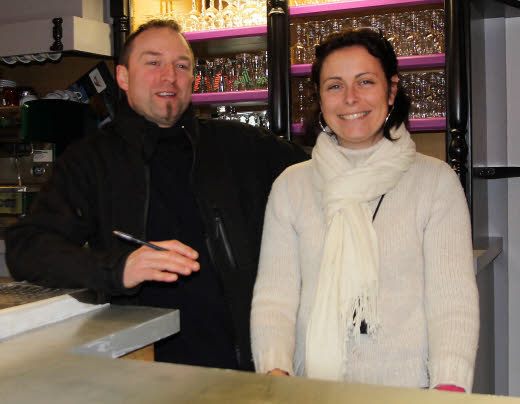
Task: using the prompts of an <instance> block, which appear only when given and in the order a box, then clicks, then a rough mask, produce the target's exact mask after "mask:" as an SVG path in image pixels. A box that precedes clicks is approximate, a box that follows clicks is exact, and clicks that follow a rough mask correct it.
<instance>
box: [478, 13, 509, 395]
mask: <svg viewBox="0 0 520 404" xmlns="http://www.w3.org/2000/svg"><path fill="white" fill-rule="evenodd" d="M484 24H485V25H484V32H485V54H486V58H485V69H486V73H485V83H486V86H485V87H486V107H485V108H486V116H487V120H486V134H487V139H486V159H487V162H486V165H488V166H505V165H507V86H506V81H505V80H504V77H506V73H507V72H506V65H505V63H504V60H505V54H506V43H505V39H506V34H505V19H504V18H491V19H486V20H484ZM486 183H487V188H488V195H487V198H488V233H489V235H490V236H495V237H503V239H504V244H503V245H504V251H503V252H502V254H501V255H500V256H499V257H498V258H497V260H496V261H495V262H494V264H493V283H494V290H495V297H494V302H493V303H494V320H495V324H494V331H495V337H494V340H495V341H494V345H495V352H494V355H495V364H494V368H495V369H494V373H495V380H494V385H495V393H496V394H502V395H505V394H508V392H509V379H508V374H509V346H508V341H509V336H508V332H507V330H508V324H509V319H508V316H507V313H508V283H507V278H508V263H507V254H508V245H507V232H508V221H507V217H508V208H507V180H504V179H498V180H486Z"/></svg>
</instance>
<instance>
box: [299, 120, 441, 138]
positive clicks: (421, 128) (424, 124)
mask: <svg viewBox="0 0 520 404" xmlns="http://www.w3.org/2000/svg"><path fill="white" fill-rule="evenodd" d="M408 129H409V130H410V132H439V131H444V130H445V129H446V118H423V119H410V124H409V127H408ZM291 132H292V133H293V134H295V135H298V134H303V125H302V124H297V123H294V124H292V125H291Z"/></svg>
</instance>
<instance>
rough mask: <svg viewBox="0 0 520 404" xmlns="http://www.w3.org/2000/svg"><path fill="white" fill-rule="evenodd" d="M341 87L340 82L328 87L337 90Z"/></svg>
mask: <svg viewBox="0 0 520 404" xmlns="http://www.w3.org/2000/svg"><path fill="white" fill-rule="evenodd" d="M338 88H339V84H332V85H330V86H329V87H328V90H337V89H338Z"/></svg>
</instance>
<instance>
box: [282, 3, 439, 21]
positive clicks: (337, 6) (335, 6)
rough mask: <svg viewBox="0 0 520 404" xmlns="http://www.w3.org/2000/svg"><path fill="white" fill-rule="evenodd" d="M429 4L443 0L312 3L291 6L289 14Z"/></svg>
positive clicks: (305, 14)
mask: <svg viewBox="0 0 520 404" xmlns="http://www.w3.org/2000/svg"><path fill="white" fill-rule="evenodd" d="M430 4H444V1H443V0H352V1H342V2H337V3H325V4H312V5H308V6H292V7H290V8H289V14H290V15H291V16H292V17H304V16H308V15H313V14H326V13H331V12H338V13H339V12H342V11H353V10H364V9H368V8H375V7H401V6H403V7H409V6H419V5H430Z"/></svg>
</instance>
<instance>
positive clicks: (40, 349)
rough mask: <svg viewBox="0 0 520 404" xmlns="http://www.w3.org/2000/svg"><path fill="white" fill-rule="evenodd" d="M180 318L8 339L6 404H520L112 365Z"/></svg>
mask: <svg viewBox="0 0 520 404" xmlns="http://www.w3.org/2000/svg"><path fill="white" fill-rule="evenodd" d="M178 314H179V313H178V312H177V311H172V310H167V309H157V308H148V307H129V306H125V307H121V306H104V307H101V308H99V309H98V310H94V311H91V312H89V313H85V314H81V315H78V316H75V317H71V318H69V319H66V320H64V321H61V322H58V323H54V324H49V325H47V326H44V327H40V328H37V329H34V330H31V331H28V332H25V333H23V334H21V335H17V336H14V337H12V338H9V339H7V340H4V341H3V342H1V343H0V358H1V360H0V375H1V376H0V391H1V397H2V403H3V404H7V403H36V402H37V403H53V404H60V403H67V404H68V403H71V402H74V403H78V404H81V403H89V404H91V403H104V404H105V403H106V404H109V403H125V404H126V403H190V404H192V403H212V404H215V403H240V404H242V403H298V404H301V403H318V402H319V403H337V402H343V403H346V402H352V403H358V402H363V403H389V404H392V403H399V404H406V403H414V404H416V403H425V404H429V403H432V404H433V403H435V404H438V403H477V404H479V403H482V404H485V403H498V404H500V403H509V402H510V403H520V399H517V398H509V397H496V396H485V395H467V394H460V393H447V392H437V391H428V390H420V389H403V388H390V387H382V386H370V385H357V384H346V383H335V382H325V381H317V380H310V379H304V378H299V377H273V376H265V375H255V374H253V373H245V372H236V371H230V370H219V369H209V368H200V367H192V366H183V365H173V364H164V363H154V362H144V361H135V360H123V359H111V358H113V357H115V356H119V355H121V354H122V353H124V352H127V351H128V350H132V349H135V348H136V347H138V346H137V345H139V346H143V345H146V344H148V343H151V342H153V341H156V340H158V339H161V338H164V337H165V336H166V335H170V334H172V333H174V332H176V331H177V330H178V326H179V315H178ZM137 342H138V343H137Z"/></svg>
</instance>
